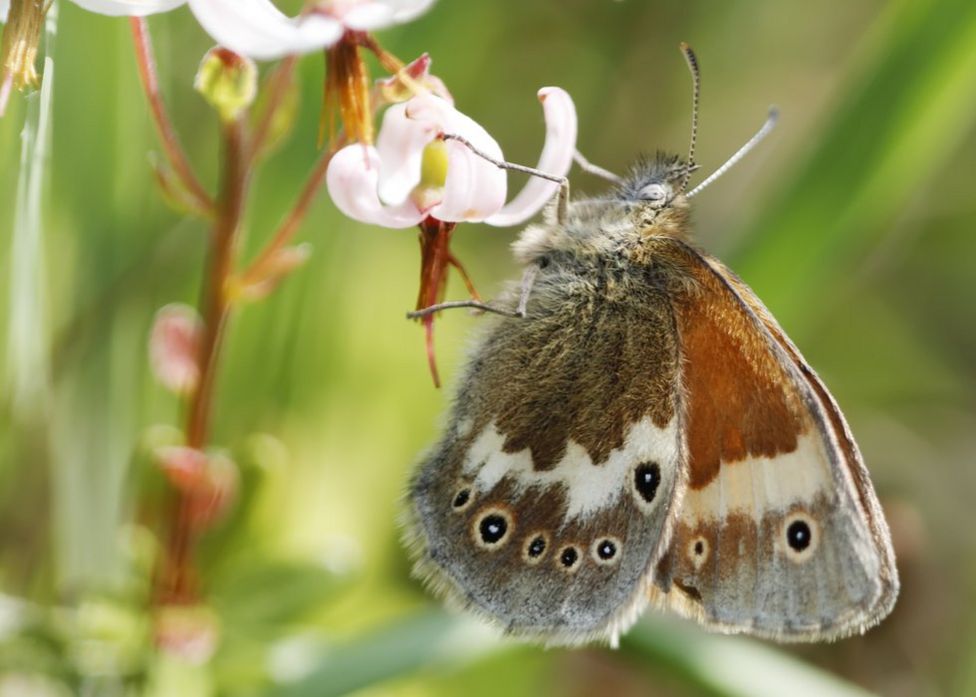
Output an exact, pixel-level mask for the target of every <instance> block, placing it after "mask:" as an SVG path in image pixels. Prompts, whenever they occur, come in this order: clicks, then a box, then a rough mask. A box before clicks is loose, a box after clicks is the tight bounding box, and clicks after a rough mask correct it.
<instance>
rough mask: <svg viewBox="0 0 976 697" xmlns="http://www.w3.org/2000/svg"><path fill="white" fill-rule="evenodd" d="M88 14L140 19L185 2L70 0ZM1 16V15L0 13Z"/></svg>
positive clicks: (161, 0) (164, 0)
mask: <svg viewBox="0 0 976 697" xmlns="http://www.w3.org/2000/svg"><path fill="white" fill-rule="evenodd" d="M72 1H73V2H74V3H75V4H76V5H78V6H79V7H81V8H83V9H86V10H88V11H89V12H97V13H98V14H102V15H110V16H112V17H119V16H123V15H128V16H131V17H142V16H145V15H151V14H155V13H157V12H168V11H170V10H172V9H173V8H175V7H179V6H180V5H182V4H183V3H185V2H186V0H72ZM0 14H2V13H0Z"/></svg>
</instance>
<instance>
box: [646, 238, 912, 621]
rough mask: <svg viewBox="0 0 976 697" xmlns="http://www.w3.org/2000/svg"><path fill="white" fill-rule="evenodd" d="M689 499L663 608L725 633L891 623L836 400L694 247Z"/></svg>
mask: <svg viewBox="0 0 976 697" xmlns="http://www.w3.org/2000/svg"><path fill="white" fill-rule="evenodd" d="M669 254H673V256H674V259H675V263H676V264H677V265H680V266H682V267H683V268H684V269H685V270H686V273H687V274H688V275H689V276H690V278H691V279H692V283H691V284H689V290H688V291H687V292H686V293H684V294H682V295H681V296H680V297H676V298H675V299H674V314H675V318H676V322H677V327H678V335H679V337H680V345H681V354H682V359H683V361H682V372H683V375H682V381H683V387H684V400H685V404H684V411H685V414H686V427H687V430H686V439H687V452H688V487H687V491H686V495H685V498H684V501H683V504H682V507H681V510H680V513H679V516H678V521H677V525H676V527H675V530H674V535H673V537H672V539H671V545H670V548H669V550H668V552H667V554H666V555H665V556H664V557H663V558H662V560H661V561H660V563H659V565H658V569H657V579H656V587H655V588H654V589H653V590H652V595H653V596H655V599H656V600H657V601H658V603H659V604H662V605H665V606H667V607H670V608H672V609H675V610H677V611H679V612H681V613H682V614H685V615H688V616H691V617H694V618H696V619H698V620H699V621H701V622H703V623H705V624H707V625H710V626H713V627H715V628H718V629H722V630H725V631H744V632H750V633H755V634H758V635H761V636H768V637H772V638H777V639H780V640H815V639H824V638H834V637H838V636H844V635H847V634H851V633H854V632H858V631H863V630H864V629H865V628H867V627H869V626H871V625H873V624H875V623H876V622H878V621H879V620H880V619H881V618H882V617H884V616H885V615H886V614H887V613H888V611H889V610H890V607H891V605H892V604H893V602H894V598H895V595H896V594H897V587H898V580H897V572H896V570H895V567H894V559H893V553H892V551H891V547H890V544H889V543H888V535H887V529H886V527H885V522H884V518H883V516H882V515H881V512H880V506H879V505H878V503H877V499H876V497H875V495H874V492H873V489H872V487H871V484H870V481H869V480H868V478H867V474H866V470H865V469H864V465H863V463H862V462H861V460H860V455H859V454H858V451H857V447H856V445H854V441H853V438H852V437H851V435H850V432H849V430H848V429H847V426H846V424H845V423H844V420H843V417H842V416H841V414H840V411H839V410H838V409H837V407H836V404H835V403H834V401H833V398H832V397H831V396H830V395H829V393H828V392H827V390H826V388H825V387H824V386H823V384H822V383H821V382H820V381H819V379H818V378H817V377H816V375H815V374H814V373H813V371H812V370H811V369H810V368H809V366H807V364H806V363H805V362H804V361H803V358H802V357H801V356H800V354H799V352H798V351H797V350H796V348H795V347H794V346H793V345H792V343H790V342H789V340H788V339H787V338H786V337H785V334H783V332H782V330H781V329H780V328H779V327H778V325H777V324H776V323H775V321H774V320H773V319H772V317H771V315H770V314H769V313H768V311H767V310H766V309H765V308H764V307H763V306H762V303H761V302H760V301H759V300H758V298H756V297H755V295H754V294H753V293H752V292H751V290H749V288H748V287H746V286H745V284H744V283H742V282H741V281H739V280H738V279H737V278H735V277H734V276H733V275H732V274H731V272H728V271H727V270H726V269H725V268H724V267H722V266H721V265H720V264H719V263H718V262H716V261H714V260H711V259H708V258H707V257H705V256H703V255H701V254H700V253H698V252H697V251H695V250H694V249H692V248H691V247H690V246H688V245H686V244H685V243H683V242H679V241H673V244H672V249H671V251H670V252H669Z"/></svg>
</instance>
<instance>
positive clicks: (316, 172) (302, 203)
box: [241, 133, 346, 284]
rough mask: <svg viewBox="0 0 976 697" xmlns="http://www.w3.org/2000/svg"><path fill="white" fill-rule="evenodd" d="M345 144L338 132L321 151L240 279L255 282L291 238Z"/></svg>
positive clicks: (342, 135)
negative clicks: (284, 214) (286, 212)
mask: <svg viewBox="0 0 976 697" xmlns="http://www.w3.org/2000/svg"><path fill="white" fill-rule="evenodd" d="M345 144H346V137H345V135H344V134H343V133H339V135H338V136H337V137H336V139H335V142H334V144H333V146H332V147H331V148H330V149H329V150H327V151H326V152H324V153H322V156H321V157H320V158H319V161H318V162H317V163H315V168H314V169H313V170H312V172H311V174H309V176H308V179H307V180H306V181H305V186H304V188H303V189H302V192H301V194H299V196H298V199H296V201H295V205H294V206H292V208H291V210H290V211H289V212H288V215H287V216H286V217H285V220H284V222H282V223H281V225H279V226H278V229H277V230H276V231H275V234H274V235H273V236H272V238H271V240H270V241H269V242H268V244H267V245H265V247H264V249H262V250H261V251H260V252H259V253H258V255H257V257H256V258H255V259H254V261H252V262H251V264H250V266H248V267H247V269H246V270H245V271H244V272H243V273H242V274H241V279H242V281H243V282H244V283H245V284H247V283H251V282H255V281H257V280H258V279H260V278H261V276H262V274H263V273H264V271H265V269H266V268H267V265H268V263H269V262H270V261H271V260H272V259H273V258H274V256H275V254H276V253H277V252H278V250H280V249H281V248H282V247H284V246H285V245H286V244H288V242H289V241H291V238H292V237H294V236H295V233H296V232H297V231H298V228H299V227H300V226H301V224H302V221H303V220H305V216H306V215H307V214H308V209H309V207H310V206H311V205H312V201H313V200H315V195H316V194H317V193H318V191H319V188H320V187H321V186H322V182H324V181H325V174H326V172H327V171H328V169H329V162H331V161H332V156H333V155H335V154H336V152H337V151H338V150H339V149H340V148H342V146H344V145H345Z"/></svg>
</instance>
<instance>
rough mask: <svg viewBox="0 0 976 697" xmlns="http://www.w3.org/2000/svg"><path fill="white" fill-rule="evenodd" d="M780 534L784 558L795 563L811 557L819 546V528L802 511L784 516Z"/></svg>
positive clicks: (811, 518)
mask: <svg viewBox="0 0 976 697" xmlns="http://www.w3.org/2000/svg"><path fill="white" fill-rule="evenodd" d="M781 534H782V536H783V542H784V543H785V544H783V546H782V548H783V550H784V551H785V553H786V556H787V557H788V558H789V559H790V560H792V561H795V562H797V563H800V562H805V561H806V560H807V559H809V558H810V557H812V556H813V554H814V552H815V551H816V550H817V546H818V545H819V544H820V526H819V525H818V524H817V521H816V520H815V519H814V518H813V517H812V516H811V515H810V514H808V513H806V512H804V511H795V512H793V513H791V514H789V515H788V516H786V518H785V520H784V521H783V527H782V532H781Z"/></svg>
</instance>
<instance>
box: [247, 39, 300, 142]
mask: <svg viewBox="0 0 976 697" xmlns="http://www.w3.org/2000/svg"><path fill="white" fill-rule="evenodd" d="M296 63H297V58H296V57H295V56H286V57H285V58H284V59H282V61H281V63H280V64H279V65H278V67H277V68H275V70H274V72H273V73H272V74H271V76H270V77H269V78H268V81H267V84H266V85H265V89H266V90H267V95H268V99H267V102H266V105H265V108H264V111H263V113H262V114H261V118H260V120H259V121H258V123H257V126H256V127H255V129H254V137H253V138H252V139H251V156H252V157H254V158H257V157H260V155H261V150H262V149H263V147H264V142H265V139H266V138H267V137H268V133H269V132H270V131H271V125H272V124H273V123H274V120H275V116H277V114H278V109H280V108H281V105H282V102H283V101H284V98H285V94H286V93H287V91H288V87H289V85H290V84H291V82H292V79H293V77H294V75H295V64H296Z"/></svg>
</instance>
